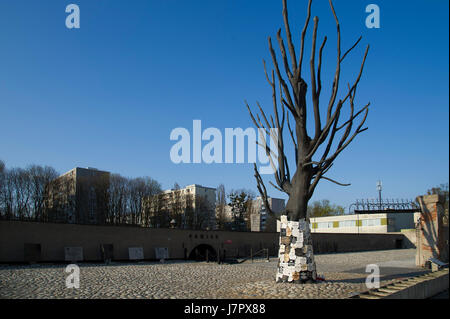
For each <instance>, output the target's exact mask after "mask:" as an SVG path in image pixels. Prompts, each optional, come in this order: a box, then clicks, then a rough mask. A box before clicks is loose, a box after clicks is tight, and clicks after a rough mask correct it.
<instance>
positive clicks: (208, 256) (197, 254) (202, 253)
mask: <svg viewBox="0 0 450 319" xmlns="http://www.w3.org/2000/svg"><path fill="white" fill-rule="evenodd" d="M188 259H189V260H196V261H215V260H217V252H216V250H215V249H214V248H213V247H212V246H210V245H207V244H201V245H198V246H196V247H194V249H192V251H191V253H190V254H189V257H188Z"/></svg>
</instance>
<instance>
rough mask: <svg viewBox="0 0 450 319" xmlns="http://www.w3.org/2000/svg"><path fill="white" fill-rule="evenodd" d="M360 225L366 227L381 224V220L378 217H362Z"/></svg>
mask: <svg viewBox="0 0 450 319" xmlns="http://www.w3.org/2000/svg"><path fill="white" fill-rule="evenodd" d="M362 225H363V226H367V227H373V226H381V220H380V219H363V220H362Z"/></svg>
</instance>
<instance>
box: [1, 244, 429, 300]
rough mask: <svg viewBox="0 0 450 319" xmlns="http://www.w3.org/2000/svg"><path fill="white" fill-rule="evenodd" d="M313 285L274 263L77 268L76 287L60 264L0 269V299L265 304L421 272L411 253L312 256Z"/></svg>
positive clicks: (335, 293)
mask: <svg viewBox="0 0 450 319" xmlns="http://www.w3.org/2000/svg"><path fill="white" fill-rule="evenodd" d="M315 258H316V263H317V268H318V273H319V275H322V276H323V277H324V278H325V281H321V282H318V283H315V284H304V285H293V284H287V283H279V284H277V283H275V272H276V266H277V261H276V258H273V259H271V260H270V261H269V262H265V261H263V260H258V261H255V262H254V263H251V262H250V261H247V262H245V263H242V264H221V265H219V264H217V263H206V262H191V261H168V262H166V263H164V264H161V263H156V262H141V263H112V264H110V265H105V264H89V263H80V264H78V266H79V267H80V288H79V289H75V288H66V277H67V276H68V275H69V274H68V273H66V272H65V267H66V265H65V264H58V265H56V264H54V265H50V264H37V265H0V298H7V299H10V298H89V299H93V298H132V299H140V298H152V299H169V298H175V299H196V298H200V299H215V298H226V299H234V298H237V299H253V298H257V299H265V298H270V299H272V298H279V299H286V298H288V299H289V298H293V299H303V298H305V299H306V298H326V299H330V298H332V299H340V298H347V297H349V296H351V295H353V294H356V293H358V292H363V291H366V290H367V288H366V286H365V280H366V276H367V275H368V273H366V272H365V270H366V266H367V265H368V264H376V265H378V266H379V268H380V279H381V285H383V284H385V283H388V282H393V281H396V280H401V279H405V278H407V277H412V276H415V275H418V274H421V273H424V272H425V271H424V270H423V269H421V268H417V267H416V266H415V262H414V261H415V249H402V250H386V251H372V252H357V253H339V254H323V255H316V256H315Z"/></svg>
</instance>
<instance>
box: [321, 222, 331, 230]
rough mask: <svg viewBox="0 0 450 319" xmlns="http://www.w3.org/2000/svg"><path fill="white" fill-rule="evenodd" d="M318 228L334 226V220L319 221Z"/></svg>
mask: <svg viewBox="0 0 450 319" xmlns="http://www.w3.org/2000/svg"><path fill="white" fill-rule="evenodd" d="M317 228H319V229H323V228H333V222H321V223H317Z"/></svg>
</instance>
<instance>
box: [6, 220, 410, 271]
mask: <svg viewBox="0 0 450 319" xmlns="http://www.w3.org/2000/svg"><path fill="white" fill-rule="evenodd" d="M312 236H313V242H314V252H315V253H330V252H352V251H367V250H387V249H396V248H402V247H403V248H404V245H405V242H406V241H407V239H406V237H405V236H403V235H402V234H400V233H394V234H339V233H335V234H326V233H313V234H312ZM278 243H279V234H278V233H257V232H227V231H193V230H180V229H161V228H160V229H153V228H140V227H126V226H96V225H74V224H52V223H35V222H19V221H0V262H1V263H8V262H24V261H28V259H27V258H25V252H24V250H25V249H24V247H25V244H40V247H41V251H40V258H39V261H42V262H60V261H64V259H65V256H64V247H83V257H84V258H83V260H84V261H101V260H102V255H101V250H100V246H101V245H102V244H112V245H113V259H114V260H128V259H129V256H128V248H129V247H143V250H144V258H145V259H146V260H155V259H156V255H155V248H156V247H167V248H168V250H169V258H170V259H184V258H188V257H189V254H190V253H191V252H192V251H193V250H194V249H195V248H196V247H198V246H199V245H208V246H210V247H212V248H213V249H214V250H216V251H221V252H223V251H226V256H228V257H236V255H238V256H239V257H246V256H248V255H249V254H250V250H253V252H255V251H257V250H260V249H262V248H269V253H270V255H271V256H275V255H276V254H277V252H278ZM27 246H28V247H30V246H31V247H35V246H33V245H27Z"/></svg>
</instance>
